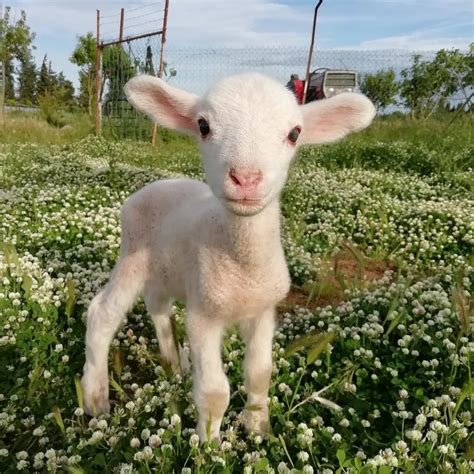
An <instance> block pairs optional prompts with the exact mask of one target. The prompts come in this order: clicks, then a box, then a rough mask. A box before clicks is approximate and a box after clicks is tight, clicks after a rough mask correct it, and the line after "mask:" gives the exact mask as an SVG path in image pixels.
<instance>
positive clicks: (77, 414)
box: [74, 408, 84, 416]
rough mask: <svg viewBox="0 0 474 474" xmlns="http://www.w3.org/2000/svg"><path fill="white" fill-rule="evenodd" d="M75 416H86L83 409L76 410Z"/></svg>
mask: <svg viewBox="0 0 474 474" xmlns="http://www.w3.org/2000/svg"><path fill="white" fill-rule="evenodd" d="M74 415H75V416H82V415H84V410H83V409H82V408H76V409H75V410H74Z"/></svg>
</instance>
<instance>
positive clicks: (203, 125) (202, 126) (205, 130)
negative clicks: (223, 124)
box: [198, 118, 211, 137]
mask: <svg viewBox="0 0 474 474" xmlns="http://www.w3.org/2000/svg"><path fill="white" fill-rule="evenodd" d="M198 125H199V131H200V132H201V136H203V137H205V136H206V135H209V132H210V131H211V129H210V128H209V124H208V123H207V122H206V121H205V120H204V119H203V118H200V119H199V120H198Z"/></svg>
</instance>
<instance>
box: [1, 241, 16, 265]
mask: <svg viewBox="0 0 474 474" xmlns="http://www.w3.org/2000/svg"><path fill="white" fill-rule="evenodd" d="M0 250H1V251H2V252H3V254H4V255H5V260H6V261H7V264H9V265H10V264H12V263H14V264H15V265H16V266H18V264H19V263H20V260H19V259H18V252H17V251H16V248H15V246H14V245H13V244H2V245H0Z"/></svg>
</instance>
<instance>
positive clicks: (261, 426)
mask: <svg viewBox="0 0 474 474" xmlns="http://www.w3.org/2000/svg"><path fill="white" fill-rule="evenodd" d="M242 418H243V423H244V426H245V429H246V430H247V431H249V432H250V433H255V434H260V435H267V434H271V432H272V428H271V425H270V420H269V417H268V408H266V407H265V408H255V409H253V408H246V409H245V410H244V411H243V412H242Z"/></svg>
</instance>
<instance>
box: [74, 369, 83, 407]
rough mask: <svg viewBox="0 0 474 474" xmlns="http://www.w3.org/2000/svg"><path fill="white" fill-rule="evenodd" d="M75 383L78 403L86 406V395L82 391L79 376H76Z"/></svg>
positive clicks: (80, 405)
mask: <svg viewBox="0 0 474 474" xmlns="http://www.w3.org/2000/svg"><path fill="white" fill-rule="evenodd" d="M74 385H75V386H76V397H77V405H78V407H79V408H84V395H83V393H82V385H81V380H80V378H79V377H74Z"/></svg>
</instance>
